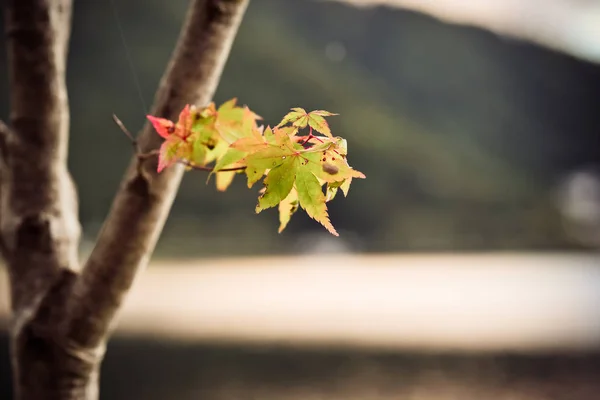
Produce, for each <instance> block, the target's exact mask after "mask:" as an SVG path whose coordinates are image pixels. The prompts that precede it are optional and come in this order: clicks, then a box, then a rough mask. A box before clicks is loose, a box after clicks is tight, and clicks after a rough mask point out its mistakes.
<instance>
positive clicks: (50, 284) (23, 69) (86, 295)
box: [0, 0, 249, 400]
mask: <svg viewBox="0 0 600 400" xmlns="http://www.w3.org/2000/svg"><path fill="white" fill-rule="evenodd" d="M248 1H249V0H192V1H191V3H190V8H189V11H188V13H187V16H186V20H185V23H184V26H183V28H182V30H181V33H180V36H179V40H178V42H177V46H176V48H175V50H174V53H173V56H172V58H171V61H170V62H169V65H168V67H167V69H166V71H165V74H164V75H163V78H162V80H161V83H160V87H159V89H158V91H157V93H156V96H155V102H154V106H153V108H152V114H153V115H156V116H160V117H165V118H169V119H176V118H177V115H178V113H179V111H180V110H181V109H182V108H183V107H184V105H185V104H198V105H200V106H202V105H206V104H207V103H208V102H209V101H210V99H211V98H212V96H213V94H214V92H215V90H216V87H217V84H218V82H219V79H220V76H221V72H222V70H223V67H224V65H225V61H226V59H227V57H228V54H229V51H230V49H231V45H232V42H233V39H234V37H235V35H236V33H237V29H238V27H239V24H240V22H241V19H242V16H243V14H244V12H245V10H246V7H247V5H248ZM70 19H71V0H9V1H8V2H7V4H6V21H7V24H6V27H7V28H6V29H7V30H6V35H7V43H8V46H7V50H8V60H9V70H10V77H9V80H10V90H11V94H10V95H11V115H10V126H7V125H6V124H4V123H3V122H1V121H0V249H1V250H2V255H3V256H4V258H5V261H6V264H7V268H8V272H9V280H10V288H11V293H10V301H11V310H12V315H11V321H10V342H11V361H12V368H13V375H14V392H15V399H16V400H75V399H77V400H96V399H98V396H99V389H98V383H99V371H100V365H101V362H102V359H103V356H104V350H105V347H106V341H107V339H108V337H109V335H110V333H111V331H112V327H113V326H114V325H115V319H116V316H117V314H118V311H119V309H120V308H121V306H122V304H123V301H124V300H125V298H126V295H127V293H128V291H129V289H130V288H131V286H132V285H133V283H134V281H135V278H136V277H137V276H138V274H139V273H140V272H141V271H142V270H143V269H144V267H145V266H146V264H147V262H148V260H149V258H150V256H151V254H152V252H153V250H154V246H155V243H156V240H157V239H158V236H159V234H160V231H161V230H162V227H163V225H164V222H165V220H166V218H167V215H168V213H169V210H170V208H171V205H172V202H173V199H174V197H175V193H176V191H177V189H178V187H179V183H180V181H181V178H182V175H183V168H181V166H174V167H171V168H169V169H168V170H165V171H163V172H162V173H161V174H160V175H159V174H157V173H156V166H157V159H156V157H154V158H148V157H138V156H137V155H135V156H134V157H133V159H132V161H131V165H130V167H129V169H128V170H127V172H126V173H125V176H124V178H123V182H122V184H121V188H120V190H119V192H118V193H117V195H116V197H115V200H114V202H113V206H112V208H111V211H110V213H109V216H108V217H107V220H106V221H105V224H104V226H103V228H102V231H101V232H100V235H99V237H98V240H97V243H96V246H95V248H94V250H93V251H92V253H91V255H90V257H89V259H88V260H87V262H86V263H85V264H84V265H83V267H81V266H80V265H79V263H78V260H77V249H78V242H79V236H80V226H79V222H78V220H77V213H78V210H77V196H76V191H75V187H74V185H73V182H72V179H71V176H70V174H69V172H68V170H67V163H66V161H67V144H68V131H69V106H68V100H67V91H66V85H65V65H66V56H67V44H68V39H69V34H70V22H71V21H70ZM32 105H35V106H32ZM160 143H161V140H160V138H159V137H158V135H157V134H156V133H155V132H153V130H152V127H151V126H150V124H149V123H146V124H145V126H144V128H143V129H142V132H141V133H140V137H139V145H140V148H141V149H142V151H144V152H150V151H152V150H155V149H157V148H158V147H159V146H160Z"/></svg>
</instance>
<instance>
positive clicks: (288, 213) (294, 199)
mask: <svg viewBox="0 0 600 400" xmlns="http://www.w3.org/2000/svg"><path fill="white" fill-rule="evenodd" d="M296 211H298V191H297V190H296V188H294V187H292V190H290V193H289V194H288V195H287V197H286V198H285V199H283V200H282V201H281V203H279V229H278V232H279V233H281V232H283V230H284V229H285V228H286V226H287V224H288V223H289V222H290V219H291V218H292V215H294V214H295V213H296Z"/></svg>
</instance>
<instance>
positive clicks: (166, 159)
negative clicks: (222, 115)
mask: <svg viewBox="0 0 600 400" xmlns="http://www.w3.org/2000/svg"><path fill="white" fill-rule="evenodd" d="M146 118H148V120H149V121H150V122H151V123H152V126H153V127H154V129H155V130H156V132H157V133H158V134H159V135H160V136H161V137H163V138H165V139H166V140H165V141H164V142H163V144H162V145H161V146H160V150H159V153H158V168H157V172H161V171H162V170H163V169H165V168H166V167H168V166H170V165H172V164H174V163H175V162H177V161H178V159H179V158H187V157H188V156H191V155H192V153H193V145H192V143H190V142H189V141H188V138H189V137H190V135H191V128H192V118H191V110H190V106H189V104H188V105H186V106H185V107H184V108H183V110H182V111H181V113H180V114H179V120H178V122H177V123H174V122H173V121H170V120H168V119H165V118H157V117H154V116H152V115H147V116H146Z"/></svg>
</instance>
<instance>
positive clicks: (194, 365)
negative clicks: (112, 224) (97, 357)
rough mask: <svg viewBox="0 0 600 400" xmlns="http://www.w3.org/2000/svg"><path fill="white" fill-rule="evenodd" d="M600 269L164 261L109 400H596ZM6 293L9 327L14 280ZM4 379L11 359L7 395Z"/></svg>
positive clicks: (138, 297) (448, 257)
mask: <svg viewBox="0 0 600 400" xmlns="http://www.w3.org/2000/svg"><path fill="white" fill-rule="evenodd" d="M599 260H600V256H599V255H598V254H593V253H585V254H584V253H579V254H575V253H573V254H564V253H563V254H560V253H545V254H518V253H487V254H486V253H479V254H469V255H467V254H455V255H452V254H428V255H340V254H331V255H314V254H313V255H309V256H305V257H257V258H249V257H240V258H223V259H201V260H188V261H155V262H153V263H152V264H151V266H150V268H149V269H148V270H147V271H145V272H144V273H143V275H142V276H141V279H140V280H139V281H138V283H137V285H136V286H135V289H134V291H133V293H132V296H131V297H130V298H129V299H128V301H127V305H126V307H125V310H124V312H123V313H122V315H121V319H120V324H119V328H118V332H117V334H116V335H115V337H113V338H112V339H111V341H110V342H109V346H108V352H107V358H106V360H105V362H104V364H103V369H102V388H101V399H103V400H109V399H110V400H121V399H123V400H125V399H128V400H129V399H144V400H165V399H177V400H195V399H199V398H201V399H203V400H318V399H328V400H338V399H339V400H342V399H344V400H380V399H392V400H396V399H398V400H400V399H402V400H597V399H598V393H600V380H598V379H597V377H598V376H599V374H600V318H598V315H600V313H599V311H600V262H599ZM0 294H1V295H0V302H1V303H0V315H2V317H4V318H5V317H6V311H7V298H6V297H7V296H6V280H5V274H4V273H0ZM4 322H6V320H5V319H4ZM6 339H7V338H6V336H5V335H4V336H3V335H0V343H2V344H3V345H2V346H1V347H0V358H1V359H2V360H4V361H7V360H8V354H7V353H6V350H7V346H6V345H7V341H6ZM9 380H10V373H9V366H8V363H7V362H4V363H0V398H10V385H9V386H8V388H7V387H6V385H7V384H8V382H9ZM3 385H4V386H3ZM3 396H5V397H3Z"/></svg>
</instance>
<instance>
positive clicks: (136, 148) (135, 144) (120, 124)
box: [113, 114, 141, 155]
mask: <svg viewBox="0 0 600 400" xmlns="http://www.w3.org/2000/svg"><path fill="white" fill-rule="evenodd" d="M113 121H115V123H116V124H117V126H118V127H119V128H120V129H121V131H122V132H123V133H124V134H125V136H127V138H128V139H129V141H130V142H131V145H132V146H133V151H135V154H138V155H139V154H140V153H141V150H140V147H139V146H138V142H137V139H136V138H135V137H134V136H133V135H132V134H131V132H129V129H127V128H126V127H125V124H123V122H122V121H121V120H120V119H119V117H117V116H116V115H115V114H113Z"/></svg>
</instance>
